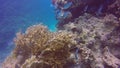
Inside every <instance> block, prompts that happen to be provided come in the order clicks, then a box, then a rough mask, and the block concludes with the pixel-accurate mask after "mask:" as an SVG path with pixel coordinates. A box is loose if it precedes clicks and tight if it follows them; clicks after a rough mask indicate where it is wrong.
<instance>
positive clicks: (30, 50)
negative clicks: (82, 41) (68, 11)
mask: <svg viewBox="0 0 120 68" xmlns="http://www.w3.org/2000/svg"><path fill="white" fill-rule="evenodd" d="M72 37H73V35H72V34H71V33H69V32H66V31H59V32H56V33H51V32H50V31H48V29H47V28H46V27H45V26H43V25H35V26H31V27H29V28H28V29H27V31H26V32H25V33H24V34H22V33H20V32H19V33H17V37H16V38H15V44H16V47H15V49H14V51H13V53H12V56H11V57H8V59H6V61H5V63H4V64H3V67H4V68H5V67H6V65H8V64H10V63H11V62H10V63H7V61H8V60H15V61H19V62H14V66H13V65H12V68H16V66H17V68H46V67H45V66H44V65H47V66H49V68H50V67H51V68H54V67H55V68H56V67H57V68H63V65H65V64H66V63H67V59H68V58H69V56H70V47H71V45H73V44H74V43H73V42H72V41H73V40H72ZM10 58H11V59H10Z"/></svg>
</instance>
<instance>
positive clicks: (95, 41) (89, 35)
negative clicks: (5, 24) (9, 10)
mask: <svg viewBox="0 0 120 68" xmlns="http://www.w3.org/2000/svg"><path fill="white" fill-rule="evenodd" d="M52 3H53V4H54V6H55V12H56V19H58V24H57V28H58V31H56V32H50V31H49V30H48V29H47V27H46V26H43V25H41V24H39V25H34V26H31V27H29V28H28V29H27V30H26V32H25V33H22V32H18V33H17V34H16V38H15V39H14V42H15V45H16V46H15V49H14V50H13V52H12V54H11V55H10V56H9V57H8V58H6V60H5V61H4V63H3V64H2V67H3V68H120V53H119V52H120V0H99V1H96V0H52ZM113 9H114V10H113Z"/></svg>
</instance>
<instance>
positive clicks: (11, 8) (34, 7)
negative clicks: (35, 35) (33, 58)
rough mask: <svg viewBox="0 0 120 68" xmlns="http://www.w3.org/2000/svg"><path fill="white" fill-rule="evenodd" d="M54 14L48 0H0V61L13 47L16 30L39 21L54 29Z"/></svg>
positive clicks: (23, 29)
mask: <svg viewBox="0 0 120 68" xmlns="http://www.w3.org/2000/svg"><path fill="white" fill-rule="evenodd" d="M54 16H55V15H54V10H53V7H52V6H51V1H50V0H0V63H1V62H2V61H3V60H4V59H5V57H6V56H7V55H9V54H10V52H11V50H12V49H13V48H14V43H13V38H14V37H15V34H16V32H19V31H23V32H24V31H25V30H26V28H27V27H28V26H31V25H35V24H40V23H42V24H43V25H46V26H47V27H48V28H49V29H50V30H51V31H55V30H56V28H55V25H56V19H55V17H54Z"/></svg>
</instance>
